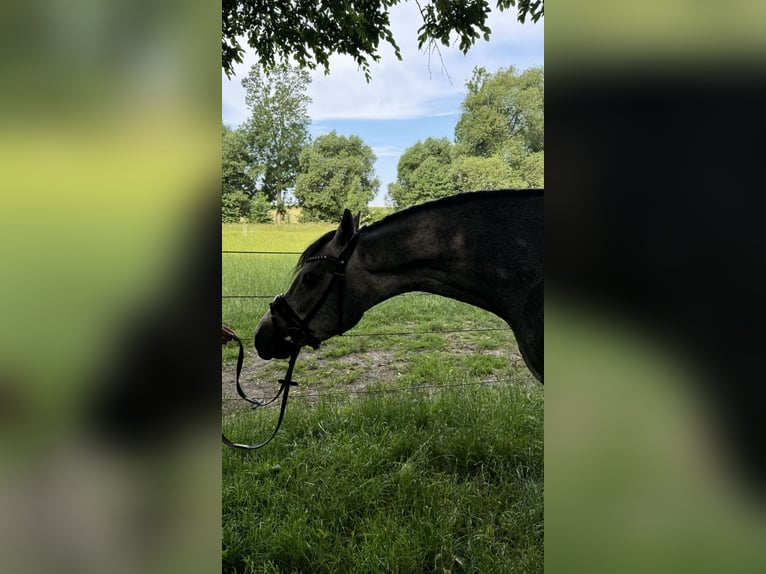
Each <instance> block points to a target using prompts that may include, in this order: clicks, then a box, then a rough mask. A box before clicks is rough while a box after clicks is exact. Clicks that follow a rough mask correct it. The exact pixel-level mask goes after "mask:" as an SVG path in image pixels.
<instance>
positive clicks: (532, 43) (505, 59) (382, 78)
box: [222, 2, 543, 125]
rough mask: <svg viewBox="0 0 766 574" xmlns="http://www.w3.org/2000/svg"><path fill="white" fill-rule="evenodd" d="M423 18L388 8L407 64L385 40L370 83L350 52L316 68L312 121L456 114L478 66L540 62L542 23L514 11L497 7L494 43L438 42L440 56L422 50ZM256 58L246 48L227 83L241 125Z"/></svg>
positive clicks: (232, 112)
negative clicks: (462, 46)
mask: <svg viewBox="0 0 766 574" xmlns="http://www.w3.org/2000/svg"><path fill="white" fill-rule="evenodd" d="M420 22H421V16H420V14H419V13H418V8H417V4H416V3H414V2H405V3H403V4H399V5H397V6H394V7H393V8H392V9H391V29H392V30H393V33H394V37H395V38H396V41H397V43H398V44H399V47H400V49H401V53H402V58H403V60H402V61H399V60H397V58H396V57H395V55H394V51H393V48H391V47H390V46H389V45H388V44H387V43H382V44H381V45H380V55H381V61H380V62H377V63H376V62H373V63H371V65H370V71H371V74H372V80H371V81H370V82H369V83H367V82H366V81H365V79H364V74H363V73H362V71H361V70H359V69H358V67H357V65H356V63H355V62H354V61H353V60H352V59H351V58H350V57H348V56H332V57H331V58H330V75H327V76H326V75H324V72H323V70H314V71H312V72H311V77H312V84H311V87H310V88H309V95H310V96H311V98H312V103H311V105H310V107H309V115H310V116H311V118H312V120H314V121H322V120H331V119H378V120H381V119H411V118H423V117H433V116H441V115H449V114H454V113H457V112H458V108H459V104H460V101H462V99H463V94H464V93H465V81H466V80H467V79H469V78H470V77H471V74H472V70H473V68H474V66H476V65H482V66H484V67H486V68H487V69H488V70H489V71H494V70H496V69H497V68H499V67H507V66H509V65H514V66H516V67H517V68H519V69H524V68H527V67H529V66H532V65H541V64H542V63H543V62H542V54H543V42H542V38H543V25H542V23H539V24H536V25H531V24H526V25H521V24H519V23H518V22H517V21H516V18H515V13H514V12H513V11H512V10H511V11H506V12H498V11H497V10H494V11H493V12H492V13H491V14H490V17H489V22H488V24H489V26H490V28H491V29H492V35H491V42H490V43H487V42H484V41H483V40H480V41H479V42H478V43H477V44H476V45H475V46H474V47H473V48H472V49H471V50H470V51H469V52H468V54H467V55H463V53H462V52H460V50H459V49H458V48H457V47H449V48H447V47H444V46H439V53H436V52H432V53H430V54H429V53H428V52H427V51H425V50H418V48H417V29H418V27H419V26H420ZM255 62H256V57H255V56H254V55H253V54H252V53H251V52H248V53H247V55H246V57H245V62H244V64H241V65H239V66H237V67H236V68H235V71H236V74H237V75H236V76H235V77H234V78H233V79H232V80H228V79H227V78H226V77H225V75H224V77H223V78H224V79H223V86H222V96H223V120H224V121H225V122H226V123H229V124H231V125H238V124H240V123H241V122H242V121H244V120H245V119H246V118H247V116H248V110H247V107H246V106H245V94H244V89H243V88H242V85H241V78H243V77H245V76H246V75H247V71H248V70H249V69H250V66H251V65H252V64H254V63H255Z"/></svg>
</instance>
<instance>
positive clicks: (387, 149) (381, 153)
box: [372, 145, 404, 159]
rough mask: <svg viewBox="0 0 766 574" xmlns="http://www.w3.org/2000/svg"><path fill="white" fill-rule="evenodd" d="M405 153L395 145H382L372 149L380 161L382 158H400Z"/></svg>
mask: <svg viewBox="0 0 766 574" xmlns="http://www.w3.org/2000/svg"><path fill="white" fill-rule="evenodd" d="M403 152H404V150H403V149H402V148H400V147H397V146H393V145H381V146H373V147H372V153H374V154H375V157H376V158H378V159H380V158H382V157H399V156H400V155H402V153H403Z"/></svg>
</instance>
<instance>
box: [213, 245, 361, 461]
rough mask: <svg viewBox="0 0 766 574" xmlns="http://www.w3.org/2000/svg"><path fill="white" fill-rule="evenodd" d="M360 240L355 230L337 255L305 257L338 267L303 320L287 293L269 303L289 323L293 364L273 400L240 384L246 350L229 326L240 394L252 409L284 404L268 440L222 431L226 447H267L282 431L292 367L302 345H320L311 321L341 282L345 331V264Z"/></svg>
mask: <svg viewBox="0 0 766 574" xmlns="http://www.w3.org/2000/svg"><path fill="white" fill-rule="evenodd" d="M358 240H359V234H358V233H355V234H354V235H353V236H352V237H351V239H350V240H349V242H348V245H346V248H345V249H344V250H343V251H342V252H341V254H340V255H339V256H338V257H333V256H332V255H317V256H316V257H309V258H308V259H306V261H305V263H310V262H313V261H329V262H330V263H332V264H333V265H334V266H335V269H334V270H333V275H332V279H331V280H330V284H329V285H328V286H327V289H325V291H324V293H323V294H322V296H321V297H320V298H319V300H318V301H317V302H316V303H315V304H314V306H313V307H312V308H311V311H309V312H308V313H307V314H306V316H305V317H304V318H303V319H301V318H300V317H299V316H298V314H297V313H296V312H295V311H294V310H293V308H292V307H290V304H289V303H288V302H287V301H286V300H285V298H284V295H277V296H276V297H275V298H274V301H272V303H271V305H270V308H271V317H272V320H274V319H276V318H280V319H281V320H282V321H284V322H285V323H286V324H287V336H288V337H289V338H290V363H289V364H288V366H287V373H285V377H284V379H279V384H280V387H279V391H277V394H276V395H274V398H273V399H271V400H270V401H267V402H263V401H259V400H256V399H252V398H250V397H248V396H247V395H246V394H245V391H244V390H243V389H242V387H241V386H240V384H239V376H240V373H241V372H242V362H243V360H244V357H245V350H244V347H243V346H242V341H241V340H240V339H239V337H237V335H236V334H235V333H234V332H233V331H231V330H230V329H228V330H227V340H230V339H231V340H234V341H236V342H237V343H238V344H239V356H238V357H237V394H238V395H239V396H240V397H242V398H243V399H244V400H245V401H247V402H248V403H250V408H252V409H257V408H259V407H265V406H266V405H269V404H271V403H273V402H274V401H276V400H277V399H278V398H279V396H280V395H282V404H281V406H280V409H279V420H278V421H277V426H276V428H275V429H274V432H273V433H271V436H270V437H269V438H268V439H266V440H265V441H263V442H261V443H258V444H242V443H236V442H232V441H230V440H229V439H228V438H226V436H225V435H224V434H223V433H221V440H223V442H224V444H226V445H227V446H230V447H234V448H241V449H245V450H255V449H257V448H261V447H263V446H266V445H267V444H269V443H270V442H271V439H273V438H274V437H275V436H276V434H277V431H279V427H280V426H281V425H282V419H283V418H284V416H285V409H286V408H287V397H288V395H289V392H290V387H291V386H296V385H297V384H298V383H296V382H295V381H293V380H292V377H293V367H294V366H295V361H296V360H297V359H298V353H300V350H301V347H302V346H303V345H310V346H311V347H313V348H314V349H316V348H318V347H319V343H320V341H319V339H318V338H317V337H316V335H314V333H313V331H312V330H311V328H310V327H309V321H311V319H313V318H314V315H316V314H317V312H318V311H319V309H321V308H322V305H324V304H325V302H326V301H327V298H328V297H329V296H330V293H331V292H332V290H333V287H334V286H335V285H336V283H339V285H338V334H343V291H344V289H343V287H344V281H345V272H346V265H347V264H348V260H349V258H350V257H351V255H352V253H354V249H356V244H357V242H358Z"/></svg>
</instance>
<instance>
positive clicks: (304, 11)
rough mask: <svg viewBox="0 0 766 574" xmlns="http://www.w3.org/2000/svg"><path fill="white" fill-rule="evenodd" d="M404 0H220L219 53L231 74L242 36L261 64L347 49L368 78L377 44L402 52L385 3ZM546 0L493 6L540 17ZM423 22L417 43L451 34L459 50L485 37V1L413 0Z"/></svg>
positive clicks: (521, 16)
mask: <svg viewBox="0 0 766 574" xmlns="http://www.w3.org/2000/svg"><path fill="white" fill-rule="evenodd" d="M406 1H408V0H346V1H344V2H295V1H291V2H271V1H264V0H222V26H221V59H222V67H223V70H224V71H225V72H226V74H227V75H228V76H229V77H231V75H232V74H233V73H234V64H235V63H242V58H243V56H244V52H245V48H244V47H243V46H242V45H241V44H240V39H241V38H244V39H245V42H246V44H247V45H248V46H250V47H251V48H252V49H254V50H255V52H256V53H257V55H258V59H259V61H260V62H261V64H262V65H263V66H264V68H265V69H271V68H273V67H274V66H276V65H277V64H278V63H279V62H284V61H287V59H288V58H293V59H294V60H295V61H296V62H297V63H298V64H299V65H300V66H301V67H308V68H311V69H313V68H316V67H317V66H321V67H322V68H324V70H325V72H329V68H330V56H331V55H332V54H346V55H349V56H351V57H352V58H353V59H354V61H356V63H357V64H358V65H359V67H360V68H361V69H362V71H363V72H364V74H365V77H366V78H367V79H368V80H369V79H370V61H375V62H377V61H379V60H380V54H379V52H378V47H379V45H380V43H381V42H387V43H388V44H390V45H391V46H392V47H393V48H394V51H395V54H396V57H397V58H399V59H401V53H400V51H399V46H398V45H397V44H396V40H395V39H394V36H393V32H392V31H391V22H390V19H389V10H390V8H391V7H392V6H395V5H397V4H400V3H403V2H406ZM543 1H544V0H496V2H495V6H496V7H497V9H499V10H501V11H504V10H509V9H510V8H512V7H515V8H516V17H517V19H518V20H519V21H520V22H525V21H526V19H527V18H529V19H531V20H532V21H533V22H537V21H538V20H539V19H540V18H542V17H543V10H544V6H543ZM418 7H419V9H420V13H421V16H422V18H423V23H422V25H421V26H420V28H419V29H418V48H423V47H424V46H435V45H436V44H437V43H441V44H443V45H445V46H449V45H452V44H453V40H452V38H453V35H456V36H457V40H458V45H459V47H460V49H461V50H462V51H463V53H466V52H468V50H469V49H470V48H471V46H473V45H474V43H475V42H476V40H477V39H479V38H484V39H485V40H488V39H489V36H490V34H491V33H492V30H491V29H490V28H489V26H487V17H488V15H489V13H490V3H489V1H488V0H461V1H459V2H447V1H445V0H432V1H430V2H424V3H418Z"/></svg>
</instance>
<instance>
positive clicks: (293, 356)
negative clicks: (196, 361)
mask: <svg viewBox="0 0 766 574" xmlns="http://www.w3.org/2000/svg"><path fill="white" fill-rule="evenodd" d="M231 340H234V341H236V342H237V344H239V355H238V356H237V379H236V381H237V394H238V395H239V396H240V397H242V398H243V399H244V400H246V401H247V402H248V403H250V408H251V409H253V410H255V409H257V408H258V407H265V406H266V405H270V404H271V403H273V402H274V401H276V400H277V399H278V398H279V395H282V405H281V407H280V409H279V420H278V421H277V426H276V428H275V429H274V432H273V433H271V436H270V437H269V438H268V439H266V440H265V441H263V442H262V443H259V444H241V443H237V442H232V441H230V440H229V439H228V438H226V435H225V434H223V432H222V433H221V440H223V443H224V444H225V445H227V446H230V447H232V448H241V449H245V450H255V449H257V448H261V447H262V446H266V445H267V444H269V443H270V442H271V439H273V438H274V437H275V436H276V435H277V432H278V431H279V427H280V426H282V419H283V418H284V416H285V409H286V408H287V396H288V394H289V392H290V387H292V386H297V385H298V383H296V382H294V381H293V380H292V378H293V367H295V361H296V360H297V359H298V354H299V353H300V348H299V347H295V348H294V349H293V350H292V351H291V352H290V363H289V364H288V365H287V373H285V378H284V379H279V384H280V387H279V391H277V394H276V395H274V398H273V399H271V400H270V401H268V402H265V403H264V402H263V401H259V400H257V399H252V398H250V397H248V396H247V395H246V394H245V391H244V390H242V386H241V385H240V384H239V375H240V373H241V372H242V363H243V361H244V359H245V349H244V346H243V345H242V341H241V340H240V338H239V337H237V335H236V334H235V333H234V331H232V330H231V329H229V328H228V327H226V326H225V325H224V326H223V329H222V337H221V343H222V344H224V345H225V344H226V343H228V342H229V341H231Z"/></svg>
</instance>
